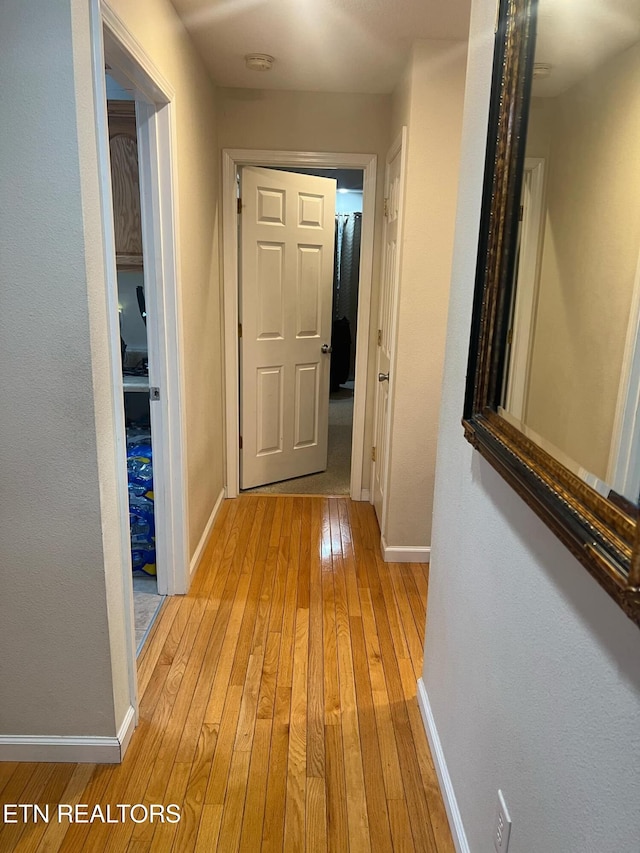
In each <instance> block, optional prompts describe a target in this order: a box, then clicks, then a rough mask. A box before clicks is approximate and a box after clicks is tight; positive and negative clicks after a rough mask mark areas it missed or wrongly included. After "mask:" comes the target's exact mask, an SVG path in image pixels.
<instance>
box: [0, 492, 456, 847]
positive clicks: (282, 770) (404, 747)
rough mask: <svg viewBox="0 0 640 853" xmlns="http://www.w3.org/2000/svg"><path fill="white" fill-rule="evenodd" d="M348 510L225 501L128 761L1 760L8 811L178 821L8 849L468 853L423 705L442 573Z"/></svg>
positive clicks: (166, 639) (346, 506) (44, 832)
mask: <svg viewBox="0 0 640 853" xmlns="http://www.w3.org/2000/svg"><path fill="white" fill-rule="evenodd" d="M378 543H379V531H378V527H377V522H376V519H375V515H374V513H373V509H372V507H371V506H370V505H369V504H366V503H354V502H352V501H350V500H349V499H347V498H317V497H313V498H312V497H295V498H293V497H275V496H274V497H271V496H268V497H262V496H253V495H252V496H249V495H245V496H243V497H241V498H239V499H237V500H233V501H226V502H225V503H224V504H223V506H222V509H221V511H220V514H219V517H218V519H217V521H216V525H215V528H214V532H213V535H212V537H211V540H210V542H209V545H208V548H207V552H206V554H205V556H204V558H203V561H202V563H201V565H200V569H199V571H198V573H197V575H196V578H195V580H194V583H193V586H192V589H191V591H190V593H189V594H188V595H187V596H184V597H181V596H176V597H173V598H169V599H168V600H167V601H166V603H165V605H164V607H163V609H162V611H161V613H160V616H159V617H158V619H157V620H156V623H155V625H154V627H153V629H152V632H151V634H150V637H149V639H148V641H147V643H146V645H145V648H144V649H143V652H142V654H141V656H140V658H139V660H138V673H139V695H140V723H139V726H138V728H137V730H136V731H135V733H134V735H133V739H132V741H131V744H130V746H129V750H128V752H127V754H126V757H125V760H124V762H123V764H122V765H119V766H115V765H102V766H97V767H96V766H95V765H68V764H67V765H65V764H9V763H7V764H0V803H6V802H9V803H20V802H32V803H39V804H41V805H44V804H45V803H47V802H49V803H51V804H52V807H53V805H54V804H57V803H60V802H62V803H73V802H77V803H87V804H89V805H90V806H93V805H95V804H101V805H102V806H103V807H104V806H106V804H112V808H113V807H115V804H117V803H129V804H134V803H145V804H147V805H149V804H151V803H157V804H160V803H162V804H165V806H166V805H167V804H170V803H177V804H180V806H181V811H182V819H181V821H180V822H179V823H177V824H169V823H164V824H162V823H157V822H156V823H149V822H145V823H139V824H136V823H134V822H132V821H131V820H128V821H127V822H125V823H118V824H115V825H104V824H101V823H93V824H91V825H89V824H76V825H73V826H69V824H68V823H66V822H63V823H56V822H54V821H51V822H50V823H49V824H46V823H44V822H39V823H36V824H27V825H24V824H22V823H18V824H15V825H7V826H5V827H4V828H3V829H2V831H1V832H0V849H1V850H2V851H14V850H16V851H37V850H45V849H46V850H47V851H58V850H65V851H78V850H83V851H102V850H109V851H127V850H129V851H136V853H142V851H149V850H151V851H159V850H167V851H169V850H175V851H179V853H186V851H191V850H199V851H200V850H202V851H212V850H216V849H217V850H220V851H224V853H227V851H233V850H238V849H240V850H251V851H255V850H258V849H261V850H264V851H267V850H269V851H274V853H278V851H282V850H287V851H295V853H299V851H304V850H307V851H310V853H316V851H325V850H329V851H336V853H343V851H347V850H351V851H352V853H364V851H368V850H371V851H374V853H381V851H391V850H403V851H404V850H417V851H421V853H425V851H438V853H444V852H445V851H453V844H452V841H451V836H450V833H449V828H448V825H447V820H446V815H445V811H444V806H443V803H442V798H441V795H440V792H439V788H438V784H437V779H436V775H435V771H434V769H433V765H432V761H431V757H430V754H429V750H428V746H427V741H426V737H425V732H424V727H423V724H422V720H421V717H420V712H419V710H418V705H417V701H416V680H417V678H418V677H419V675H420V674H421V668H422V644H423V635H424V623H425V601H426V594H427V571H426V570H427V566H425V565H421V564H397V563H396V564H393V563H388V564H385V563H383V562H382V561H381V559H380V558H379V556H378V553H379V545H378Z"/></svg>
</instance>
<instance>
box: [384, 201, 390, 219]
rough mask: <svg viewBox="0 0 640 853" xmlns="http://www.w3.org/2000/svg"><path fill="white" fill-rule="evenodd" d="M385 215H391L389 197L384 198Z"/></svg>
mask: <svg viewBox="0 0 640 853" xmlns="http://www.w3.org/2000/svg"><path fill="white" fill-rule="evenodd" d="M384 215H385V216H389V199H388V198H385V200H384Z"/></svg>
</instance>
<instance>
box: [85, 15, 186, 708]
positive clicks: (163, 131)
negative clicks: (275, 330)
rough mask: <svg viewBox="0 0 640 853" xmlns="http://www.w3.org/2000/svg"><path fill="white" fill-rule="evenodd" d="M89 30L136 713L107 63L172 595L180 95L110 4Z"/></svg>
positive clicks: (177, 497)
mask: <svg viewBox="0 0 640 853" xmlns="http://www.w3.org/2000/svg"><path fill="white" fill-rule="evenodd" d="M91 28H92V56H93V90H94V102H95V111H96V112H95V123H96V128H97V134H96V136H97V145H98V161H99V180H100V194H101V207H102V232H103V236H104V246H105V268H106V298H107V303H108V309H109V326H110V328H109V337H110V347H109V349H110V361H111V383H112V388H113V395H112V398H113V400H114V407H115V413H114V414H115V418H114V423H115V441H116V447H117V451H118V453H117V458H118V467H117V470H116V472H115V473H116V480H117V484H118V495H119V506H120V525H121V531H120V533H121V536H120V539H121V543H122V552H121V564H122V572H123V594H124V598H125V613H126V621H127V625H126V630H127V639H128V648H129V652H130V655H129V661H128V667H129V685H130V695H131V701H132V705H133V707H134V708H137V673H136V655H135V651H136V649H135V628H134V620H133V588H132V581H131V577H132V570H131V552H130V545H129V542H130V532H129V508H128V506H129V505H128V483H127V468H126V464H125V458H126V431H125V423H124V405H123V398H122V393H123V392H122V368H121V357H120V329H119V323H118V281H117V271H116V258H115V239H114V227H113V206H112V197H111V169H110V161H109V129H108V119H107V99H106V81H105V59H106V60H107V61H108V62H109V66H110V67H111V68H112V69H113V70H112V71H110V73H112V74H113V77H114V79H116V80H117V81H118V82H119V83H120V84H121V85H125V86H127V88H133V89H134V91H135V93H136V99H137V100H136V118H137V122H136V123H137V132H138V160H139V170H140V196H141V218H142V242H143V256H144V273H145V279H146V280H147V281H151V282H153V283H154V286H152V287H148V288H145V297H146V304H147V314H148V316H149V317H150V318H151V322H150V324H149V326H148V350H149V365H150V375H149V382H150V385H154V386H157V387H159V388H160V400H159V401H158V402H157V403H154V404H152V406H151V419H152V431H153V439H154V445H155V447H157V448H159V450H158V451H155V452H154V466H153V467H154V471H153V474H154V494H155V507H154V509H155V516H156V526H157V529H156V554H157V570H158V591H159V592H160V593H163V594H169V595H173V594H176V593H184V592H186V591H187V589H188V585H189V578H190V575H189V559H188V539H187V529H186V519H187V490H186V466H185V459H184V447H183V437H184V432H185V429H184V412H183V405H182V388H183V374H182V364H181V352H182V347H181V340H180V299H179V281H178V268H179V265H178V262H177V257H178V252H177V232H176V227H175V211H174V199H175V197H176V187H175V174H174V166H173V152H174V151H175V126H174V120H173V99H174V92H173V88H172V87H171V86H170V85H169V83H167V81H166V80H164V78H163V77H162V75H161V74H160V72H159V71H158V69H157V68H156V67H155V66H154V65H153V63H152V62H151V60H150V59H149V57H148V56H147V55H146V54H145V53H144V51H143V50H142V48H141V47H140V45H139V44H138V42H137V41H136V40H135V39H134V38H133V36H132V35H131V34H130V33H129V31H128V30H127V29H126V27H125V25H124V24H123V22H122V21H121V20H120V18H119V17H118V16H117V15H116V14H115V12H114V11H113V10H112V9H111V7H110V6H109V3H108V2H106V0H91ZM138 98H140V99H141V100H143V101H144V102H141V100H138ZM151 371H153V372H151ZM169 401H171V405H169Z"/></svg>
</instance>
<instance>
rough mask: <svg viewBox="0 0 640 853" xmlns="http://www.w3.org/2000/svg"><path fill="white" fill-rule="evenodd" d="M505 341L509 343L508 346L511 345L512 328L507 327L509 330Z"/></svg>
mask: <svg viewBox="0 0 640 853" xmlns="http://www.w3.org/2000/svg"><path fill="white" fill-rule="evenodd" d="M507 343H508V344H509V346H511V344H512V343H513V329H509V331H508V332H507Z"/></svg>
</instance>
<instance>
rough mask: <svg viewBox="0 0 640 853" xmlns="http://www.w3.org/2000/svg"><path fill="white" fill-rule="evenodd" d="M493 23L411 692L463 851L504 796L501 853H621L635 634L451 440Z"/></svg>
mask: <svg viewBox="0 0 640 853" xmlns="http://www.w3.org/2000/svg"><path fill="white" fill-rule="evenodd" d="M494 16H495V6H494V3H493V2H491V1H490V0H475V2H474V5H473V14H472V27H471V41H470V61H469V74H468V77H467V92H466V100H465V117H464V129H463V145H462V158H461V172H460V191H459V199H458V213H457V224H456V239H455V250H454V263H453V274H452V285H451V301H450V305H449V323H448V333H447V351H446V360H445V372H444V386H443V396H442V408H441V419H440V432H439V445H438V461H437V472H436V501H435V510H434V522H433V552H432V562H431V576H430V582H429V602H428V613H427V635H426V643H425V663H424V681H425V685H426V688H427V691H428V694H429V698H430V701H431V705H432V708H433V712H434V716H435V721H436V724H437V727H438V731H439V734H440V738H441V740H442V745H443V749H444V754H445V758H446V761H447V764H448V768H449V772H450V774H451V778H452V781H453V785H454V787H455V792H456V796H457V799H458V804H459V806H460V810H461V813H462V819H463V821H464V826H465V829H466V833H467V837H468V841H469V845H470V848H471V850H473V851H482V853H484V851H490V850H493V843H492V829H493V823H494V819H495V809H496V803H497V791H498V788H502V790H503V791H504V793H505V796H506V800H507V805H508V807H509V809H510V811H511V817H512V819H513V831H512V835H511V843H510V846H509V853H533V851H536V853H537V851H553V853H555V851H562V853H620V851H632V850H637V849H638V839H639V838H640V812H639V811H638V807H637V806H638V802H639V801H640V775H639V773H638V755H639V754H640V632H639V631H638V629H637V628H636V627H635V626H634V625H633V624H632V623H631V622H630V621H629V620H628V619H627V617H626V616H625V615H624V613H623V612H622V611H621V610H620V609H619V608H618V607H617V606H616V605H615V604H614V603H613V601H612V600H611V599H610V598H609V597H608V596H607V595H606V594H605V593H604V592H603V591H602V590H601V589H600V587H599V586H598V585H597V584H596V583H595V581H594V580H592V579H591V577H590V576H589V575H588V573H587V572H586V571H585V570H584V569H583V568H582V566H581V565H579V564H578V563H577V562H576V561H575V560H574V558H573V557H572V556H571V555H570V554H569V552H568V551H567V550H566V549H565V548H564V547H563V546H562V545H561V544H560V542H559V541H558V540H557V539H556V538H555V537H554V536H553V535H552V534H551V533H550V532H549V530H548V529H547V528H546V527H545V526H544V525H543V524H542V523H541V522H540V521H538V519H537V517H536V516H535V515H534V514H533V513H532V512H531V510H530V509H529V508H528V507H527V506H526V505H525V504H524V503H523V502H522V501H521V500H520V498H519V497H518V496H517V495H516V493H515V492H514V491H513V490H512V489H511V488H510V487H509V486H508V485H507V484H506V483H505V482H504V481H503V480H502V479H501V478H500V476H499V475H498V474H497V473H495V472H494V471H493V469H492V468H490V467H489V466H488V465H487V464H486V463H485V462H484V461H483V460H482V459H481V458H480V456H479V455H478V454H477V453H476V452H474V451H473V450H472V448H471V446H470V445H469V444H467V442H466V441H465V440H464V438H463V433H462V427H461V426H460V416H461V412H462V403H463V395H464V383H465V375H466V364H467V351H468V341H469V328H470V323H471V304H472V295H473V285H474V275H475V262H476V248H477V234H478V222H479V210H480V197H481V191H482V173H483V166H484V151H483V146H484V140H485V129H486V121H487V111H488V96H489V86H490V77H491V56H492V40H493V23H494ZM612 816H614V817H613V819H612Z"/></svg>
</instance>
